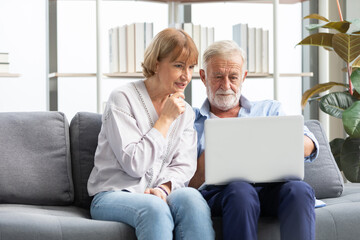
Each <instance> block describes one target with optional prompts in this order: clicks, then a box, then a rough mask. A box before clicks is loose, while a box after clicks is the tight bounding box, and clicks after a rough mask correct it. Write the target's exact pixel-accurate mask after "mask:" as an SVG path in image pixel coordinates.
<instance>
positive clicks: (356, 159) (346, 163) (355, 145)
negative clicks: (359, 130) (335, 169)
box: [340, 138, 360, 182]
mask: <svg viewBox="0 0 360 240" xmlns="http://www.w3.org/2000/svg"><path fill="white" fill-rule="evenodd" d="M340 162H341V168H342V171H343V172H344V174H345V177H346V178H347V179H348V180H349V181H350V182H359V181H360V176H359V173H360V171H359V170H360V138H347V139H346V140H345V141H344V143H343V145H342V149H341V152H340Z"/></svg>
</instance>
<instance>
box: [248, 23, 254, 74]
mask: <svg viewBox="0 0 360 240" xmlns="http://www.w3.org/2000/svg"><path fill="white" fill-rule="evenodd" d="M255 31H256V29H255V28H253V27H249V28H248V60H249V61H248V63H249V65H248V71H249V72H252V73H254V72H255V63H256V62H255Z"/></svg>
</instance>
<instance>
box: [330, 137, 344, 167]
mask: <svg viewBox="0 0 360 240" xmlns="http://www.w3.org/2000/svg"><path fill="white" fill-rule="evenodd" d="M344 142H345V139H343V138H335V139H333V140H332V141H331V142H330V148H331V152H332V154H333V156H334V159H335V161H336V163H337V165H338V167H339V169H340V171H342V169H341V161H340V153H341V149H342V146H343V144H344Z"/></svg>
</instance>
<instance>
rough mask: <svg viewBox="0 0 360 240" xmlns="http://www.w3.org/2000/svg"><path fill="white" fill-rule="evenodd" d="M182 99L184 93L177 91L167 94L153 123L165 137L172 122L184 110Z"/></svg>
mask: <svg viewBox="0 0 360 240" xmlns="http://www.w3.org/2000/svg"><path fill="white" fill-rule="evenodd" d="M184 99H185V95H184V93H182V92H177V93H174V94H172V95H171V96H169V97H168V99H167V100H166V102H165V104H164V107H163V109H162V111H161V113H160V116H159V119H158V120H157V121H156V123H155V124H154V128H156V129H157V130H158V131H159V132H160V133H161V134H162V135H163V136H164V138H166V136H167V132H168V130H169V128H170V125H171V124H172V122H173V121H174V120H175V119H176V118H177V117H178V116H180V115H181V114H183V113H184V112H185V102H184Z"/></svg>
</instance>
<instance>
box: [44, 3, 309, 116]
mask: <svg viewBox="0 0 360 240" xmlns="http://www.w3.org/2000/svg"><path fill="white" fill-rule="evenodd" d="M58 1H60V0H48V1H47V7H46V9H47V25H48V26H47V29H48V30H47V36H48V40H47V53H48V54H47V55H48V59H47V60H48V61H47V62H48V70H47V73H48V74H47V102H48V104H47V108H48V110H52V111H57V110H58V106H57V105H58V103H57V93H58V89H57V84H58V78H66V77H75V78H78V77H79V78H81V77H96V88H97V89H96V91H97V111H98V112H101V108H102V104H101V86H102V84H101V83H102V81H103V80H105V79H106V78H120V79H121V78H142V77H143V76H142V74H141V73H103V72H102V65H101V62H102V61H103V59H101V54H100V52H101V48H102V39H101V36H100V32H101V31H100V30H101V18H102V17H101V14H102V11H101V9H102V7H101V3H102V2H103V1H106V0H88V1H96V32H97V34H96V51H97V72H96V73H59V72H58V71H57V2H58ZM112 1H122V0H112ZM130 1H131V0H130ZM145 1H148V2H160V3H164V4H168V11H169V19H168V23H169V24H171V23H174V22H191V14H188V13H189V12H191V4H192V3H205V2H223V1H219V0H179V1H176V2H173V1H167V0H145ZM230 1H234V2H238V3H239V4H241V3H259V4H272V5H273V44H274V45H273V51H274V59H273V60H272V61H273V69H272V70H273V74H254V73H250V74H248V77H249V78H272V79H273V80H274V81H273V82H274V98H275V99H278V81H279V78H280V77H309V76H312V73H296V74H294V73H279V70H278V69H279V67H278V66H279V61H278V54H277V53H278V49H279V46H278V21H279V19H278V15H279V14H278V8H279V4H293V3H298V2H303V1H304V0H230ZM189 16H190V17H189ZM189 18H190V19H189ZM270 48H271V46H270ZM193 79H194V80H197V79H199V75H198V74H196V73H195V74H194V76H193ZM186 90H187V91H185V94H186V95H187V99H190V103H191V85H189V86H188V88H187V89H186ZM189 95H190V96H189Z"/></svg>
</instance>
